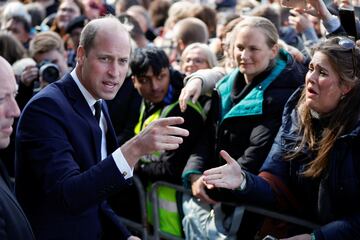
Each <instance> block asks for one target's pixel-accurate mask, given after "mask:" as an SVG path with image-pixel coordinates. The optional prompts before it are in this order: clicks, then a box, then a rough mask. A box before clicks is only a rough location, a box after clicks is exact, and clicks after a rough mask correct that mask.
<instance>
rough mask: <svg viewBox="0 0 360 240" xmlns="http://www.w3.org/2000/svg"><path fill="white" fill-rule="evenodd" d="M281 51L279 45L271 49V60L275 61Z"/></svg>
mask: <svg viewBox="0 0 360 240" xmlns="http://www.w3.org/2000/svg"><path fill="white" fill-rule="evenodd" d="M279 49H280V46H279V44H277V43H276V44H275V45H274V46H273V47H272V48H271V59H274V58H275V57H276V56H277V55H278V53H279Z"/></svg>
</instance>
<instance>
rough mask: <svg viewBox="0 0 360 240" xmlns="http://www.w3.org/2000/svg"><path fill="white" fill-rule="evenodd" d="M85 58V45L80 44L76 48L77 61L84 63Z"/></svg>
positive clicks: (80, 63)
mask: <svg viewBox="0 0 360 240" xmlns="http://www.w3.org/2000/svg"><path fill="white" fill-rule="evenodd" d="M84 59H85V49H84V47H83V46H79V47H78V48H77V50H76V61H77V63H78V64H79V65H82V64H83V62H84Z"/></svg>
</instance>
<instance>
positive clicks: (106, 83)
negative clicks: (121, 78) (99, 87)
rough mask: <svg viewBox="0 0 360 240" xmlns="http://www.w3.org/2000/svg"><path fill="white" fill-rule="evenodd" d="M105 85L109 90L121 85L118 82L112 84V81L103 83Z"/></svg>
mask: <svg viewBox="0 0 360 240" xmlns="http://www.w3.org/2000/svg"><path fill="white" fill-rule="evenodd" d="M103 85H104V86H105V87H106V88H107V89H109V90H112V89H114V88H116V86H117V85H119V84H118V83H117V82H112V81H103Z"/></svg>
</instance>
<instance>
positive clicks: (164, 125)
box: [121, 117, 189, 167]
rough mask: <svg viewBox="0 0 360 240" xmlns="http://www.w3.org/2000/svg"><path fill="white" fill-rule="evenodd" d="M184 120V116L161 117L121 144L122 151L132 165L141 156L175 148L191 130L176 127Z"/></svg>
mask: <svg viewBox="0 0 360 240" xmlns="http://www.w3.org/2000/svg"><path fill="white" fill-rule="evenodd" d="M183 122H184V119H183V118H182V117H168V118H161V119H158V120H155V121H153V122H151V123H150V124H149V125H148V126H147V127H146V128H145V129H143V130H142V131H141V132H140V133H139V134H138V135H136V136H135V137H133V138H132V139H130V140H129V141H127V142H126V143H125V144H124V145H122V146H121V152H122V153H123V155H124V157H125V159H126V160H127V161H128V163H129V165H130V166H131V167H134V166H135V164H136V163H137V161H138V160H139V158H140V157H142V156H144V155H146V154H150V153H153V152H155V151H162V150H174V149H177V148H178V147H179V145H180V144H181V143H182V142H183V139H182V137H186V136H188V135H189V131H187V130H186V129H182V128H179V127H176V126H174V125H179V124H182V123H183Z"/></svg>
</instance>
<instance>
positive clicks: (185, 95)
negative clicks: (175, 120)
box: [179, 78, 202, 112]
mask: <svg viewBox="0 0 360 240" xmlns="http://www.w3.org/2000/svg"><path fill="white" fill-rule="evenodd" d="M201 85H202V81H201V79H200V78H193V79H190V80H189V81H188V82H187V84H186V85H185V86H184V88H183V89H182V90H181V93H180V96H179V105H180V110H181V111H182V112H185V110H186V107H187V104H186V103H187V101H189V100H191V101H192V102H193V103H195V102H196V101H197V100H198V98H199V97H200V94H201Z"/></svg>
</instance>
